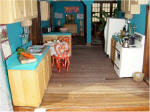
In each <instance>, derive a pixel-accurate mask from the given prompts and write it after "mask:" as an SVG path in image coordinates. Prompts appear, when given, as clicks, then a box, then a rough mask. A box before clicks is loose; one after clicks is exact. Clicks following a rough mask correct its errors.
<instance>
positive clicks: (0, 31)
mask: <svg viewBox="0 0 150 112" xmlns="http://www.w3.org/2000/svg"><path fill="white" fill-rule="evenodd" d="M5 40H8V33H7V26H6V25H0V42H2V41H5Z"/></svg>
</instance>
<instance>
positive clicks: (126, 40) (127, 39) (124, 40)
mask: <svg viewBox="0 0 150 112" xmlns="http://www.w3.org/2000/svg"><path fill="white" fill-rule="evenodd" d="M122 47H124V48H129V38H124V39H123V44H122Z"/></svg>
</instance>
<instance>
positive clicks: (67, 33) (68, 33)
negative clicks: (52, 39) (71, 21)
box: [43, 32, 72, 35]
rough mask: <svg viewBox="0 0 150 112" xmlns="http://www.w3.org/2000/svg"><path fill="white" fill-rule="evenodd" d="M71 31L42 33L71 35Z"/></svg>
mask: <svg viewBox="0 0 150 112" xmlns="http://www.w3.org/2000/svg"><path fill="white" fill-rule="evenodd" d="M71 34H72V33H71V32H66V33H62V32H49V33H43V35H71Z"/></svg>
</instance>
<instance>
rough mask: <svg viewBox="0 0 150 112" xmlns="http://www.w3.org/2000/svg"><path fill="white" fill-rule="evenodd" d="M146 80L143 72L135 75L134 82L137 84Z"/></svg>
mask: <svg viewBox="0 0 150 112" xmlns="http://www.w3.org/2000/svg"><path fill="white" fill-rule="evenodd" d="M143 78H144V73H142V72H135V73H133V80H134V81H136V82H141V81H143Z"/></svg>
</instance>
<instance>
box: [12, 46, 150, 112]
mask: <svg viewBox="0 0 150 112" xmlns="http://www.w3.org/2000/svg"><path fill="white" fill-rule="evenodd" d="M99 63H100V64H101V65H100V64H99ZM111 74H113V75H112V76H113V77H112V76H111V78H112V79H115V80H110V79H109V80H108V79H107V78H108V77H109V76H108V75H111ZM114 77H115V78H114ZM109 78H110V77H109ZM39 108H46V110H47V111H53V112H55V111H61V112H62V111H116V110H118V111H141V110H147V111H148V110H149V87H148V85H147V84H146V83H145V82H140V83H137V82H134V81H133V80H132V78H123V79H118V78H116V74H115V72H114V70H113V66H112V64H111V62H110V61H109V59H108V58H107V57H106V56H105V55H104V53H103V51H102V49H101V48H74V49H73V57H72V62H71V67H70V72H66V71H65V70H62V71H61V73H58V71H57V69H56V68H54V69H53V75H52V78H51V80H50V82H49V85H48V88H47V90H46V91H45V95H44V97H43V101H42V103H41V105H40V107H39ZM14 110H16V111H21V110H24V111H32V110H34V108H31V107H14Z"/></svg>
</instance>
